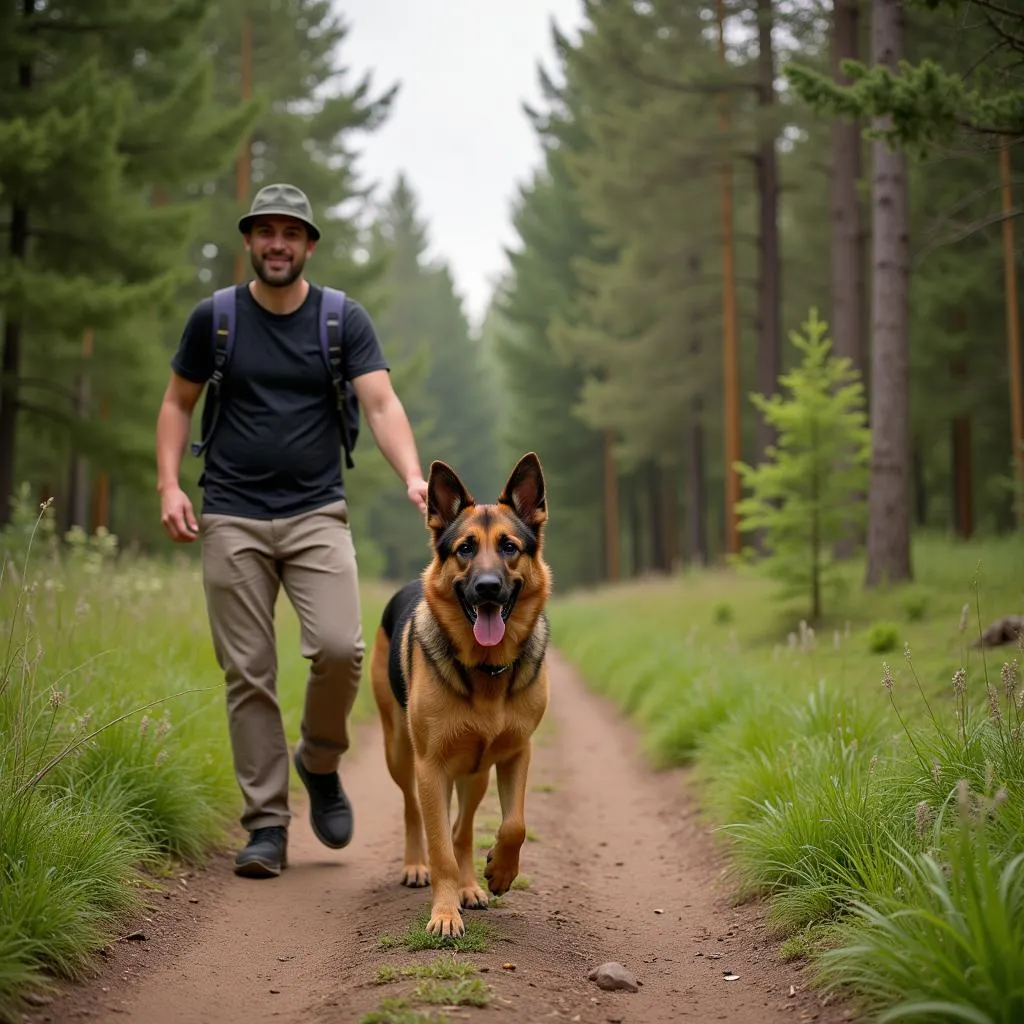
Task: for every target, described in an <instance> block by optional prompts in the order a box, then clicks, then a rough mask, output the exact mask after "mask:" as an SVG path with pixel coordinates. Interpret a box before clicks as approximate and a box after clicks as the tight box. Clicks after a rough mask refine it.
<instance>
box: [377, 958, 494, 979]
mask: <svg viewBox="0 0 1024 1024" xmlns="http://www.w3.org/2000/svg"><path fill="white" fill-rule="evenodd" d="M476 972H477V966H476V964H473V963H470V961H468V960H460V959H459V958H458V957H457V956H455V954H454V953H450V952H443V953H440V954H439V955H438V956H436V957H434V959H433V960H430V961H428V962H427V963H425V964H407V965H406V966H404V967H395V966H393V965H392V964H381V966H380V967H379V968H377V984H378V985H390V984H392V983H393V982H396V981H400V980H402V979H403V978H416V979H419V980H422V979H424V978H433V979H435V980H437V981H461V980H462V979H464V978H469V977H471V976H472V975H474V974H476Z"/></svg>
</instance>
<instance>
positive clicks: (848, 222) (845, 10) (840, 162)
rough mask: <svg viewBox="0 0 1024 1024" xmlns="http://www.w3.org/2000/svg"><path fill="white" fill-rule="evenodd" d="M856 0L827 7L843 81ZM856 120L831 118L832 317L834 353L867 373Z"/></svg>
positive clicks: (854, 37) (851, 50) (855, 42)
mask: <svg viewBox="0 0 1024 1024" xmlns="http://www.w3.org/2000/svg"><path fill="white" fill-rule="evenodd" d="M859 22H860V2H859V0H835V3H834V4H833V13H832V73H833V77H834V78H835V80H836V82H837V83H839V84H841V85H848V84H849V78H847V76H846V75H844V74H843V73H842V71H841V70H840V61H843V60H847V59H852V60H856V59H857V57H858V55H859V52H860V47H859ZM860 133H861V125H860V122H859V121H858V120H855V119H846V118H838V117H837V118H836V119H835V120H834V121H833V124H832V176H831V179H830V182H829V187H830V193H831V194H830V201H829V206H830V212H831V220H832V234H831V243H832V261H831V262H832V317H831V332H832V342H833V347H834V351H835V354H836V355H838V356H845V357H847V358H848V359H849V360H850V361H851V362H852V363H853V365H854V367H855V368H856V369H857V371H858V372H859V373H860V374H861V377H862V378H865V383H866V378H867V372H868V365H867V362H868V360H867V349H866V346H865V337H864V321H863V316H862V314H861V310H863V309H865V308H866V304H865V298H866V295H865V288H864V263H865V260H864V251H865V248H866V239H865V235H864V212H863V209H862V206H861V200H860V196H859V195H858V192H857V186H858V184H859V182H860V177H861V173H862V161H861V140H860Z"/></svg>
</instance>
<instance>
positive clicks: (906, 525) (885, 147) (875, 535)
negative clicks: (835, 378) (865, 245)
mask: <svg viewBox="0 0 1024 1024" xmlns="http://www.w3.org/2000/svg"><path fill="white" fill-rule="evenodd" d="M871 28H872V57H873V60H874V63H875V64H879V65H884V66H886V67H888V68H890V69H891V70H893V71H894V72H897V71H898V70H899V69H898V67H897V63H898V61H899V60H900V59H901V58H902V57H903V54H904V34H905V22H904V15H903V7H902V3H901V0H873V3H872V26H871ZM872 178H873V195H872V225H871V227H872V232H871V233H872V238H873V240H874V260H873V262H874V267H873V273H872V289H871V292H872V303H871V305H872V310H873V319H874V326H873V332H872V333H873V336H874V345H873V355H872V365H871V381H872V386H871V476H870V480H871V483H870V493H869V497H868V545H867V547H868V551H867V572H866V576H865V584H866V585H867V586H868V587H873V586H877V585H879V584H882V583H887V582H888V583H897V582H902V581H906V580H910V579H912V577H913V573H912V570H911V561H910V500H909V499H910V395H909V391H910V388H909V382H910V356H909V330H908V326H909V324H908V321H909V309H908V293H909V258H908V248H909V239H908V235H909V202H908V196H907V170H906V158H905V156H904V155H903V154H902V153H900V152H899V151H897V150H894V149H893V148H891V147H890V145H889V144H888V143H887V142H884V141H882V140H877V141H875V142H873V143H872Z"/></svg>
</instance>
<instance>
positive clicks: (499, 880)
mask: <svg viewBox="0 0 1024 1024" xmlns="http://www.w3.org/2000/svg"><path fill="white" fill-rule="evenodd" d="M529 770H530V745H529V744H527V745H526V746H524V747H523V748H522V749H521V750H519V751H518V753H516V754H515V755H514V756H512V757H511V758H509V759H508V760H507V761H503V762H501V763H500V764H499V765H498V766H497V776H498V799H499V800H500V801H501V825H500V826H499V828H498V837H497V838H498V841H497V842H496V843H495V844H494V846H493V848H492V849H491V851H490V852H489V853H488V854H487V867H486V868H484V878H486V879H487V887H488V888H489V889H490V890H491V892H493V893H494V895H495V896H501V895H502V894H503V893H506V892H508V890H509V889H510V888H511V887H512V883H513V882H514V881H515V879H516V875H518V874H519V851H520V850H521V849H522V847H523V843H524V842H525V841H526V779H527V775H528V774H529Z"/></svg>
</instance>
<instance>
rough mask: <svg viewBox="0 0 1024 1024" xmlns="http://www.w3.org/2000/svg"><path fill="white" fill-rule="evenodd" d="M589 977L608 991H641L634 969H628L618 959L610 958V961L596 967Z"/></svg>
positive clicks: (599, 986)
mask: <svg viewBox="0 0 1024 1024" xmlns="http://www.w3.org/2000/svg"><path fill="white" fill-rule="evenodd" d="M587 977H588V978H589V979H590V980H591V981H594V982H597V987H598V988H603V989H604V990H605V991H606V992H616V991H618V990H620V989H621V990H622V991H624V992H639V991H640V986H639V984H637V980H636V977H635V976H634V975H633V973H632V971H627V970H626V968H625V967H623V966H622V964H620V963H619V962H618V961H616V960H609V961H608V963H606V964H601V966H600V967H595V968H594V969H593V970H592V971H591V972H590V974H588V975H587Z"/></svg>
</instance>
